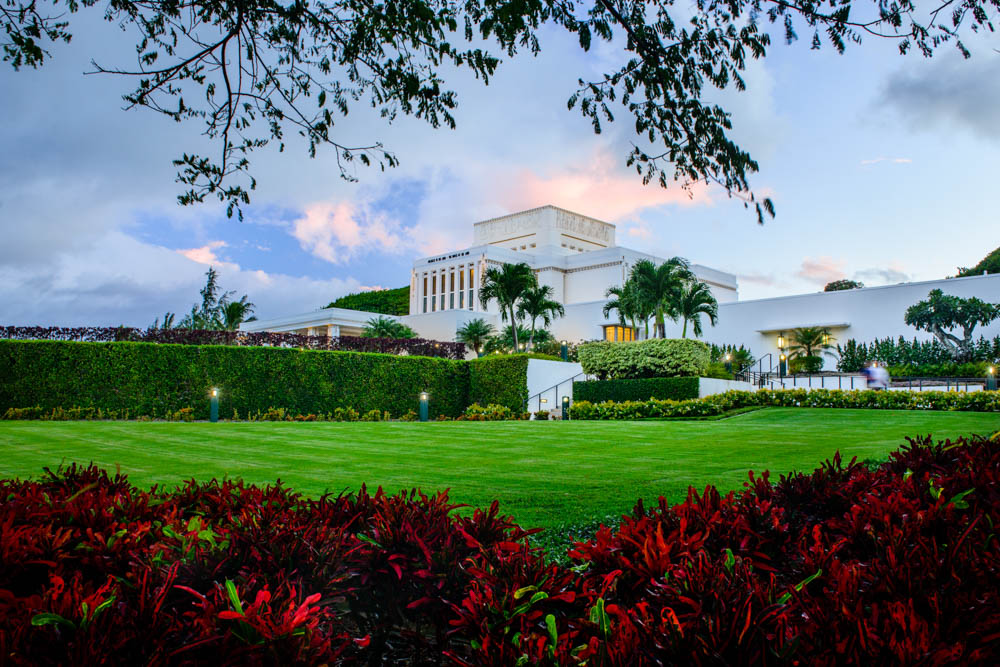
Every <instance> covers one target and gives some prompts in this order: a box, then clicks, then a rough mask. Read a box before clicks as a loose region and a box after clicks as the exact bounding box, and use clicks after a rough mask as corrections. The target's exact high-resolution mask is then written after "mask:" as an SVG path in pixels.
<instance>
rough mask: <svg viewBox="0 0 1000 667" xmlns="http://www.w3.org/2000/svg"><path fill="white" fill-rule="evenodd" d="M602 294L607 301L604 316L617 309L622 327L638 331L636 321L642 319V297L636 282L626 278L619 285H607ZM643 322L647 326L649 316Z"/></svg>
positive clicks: (603, 310) (603, 311)
mask: <svg viewBox="0 0 1000 667" xmlns="http://www.w3.org/2000/svg"><path fill="white" fill-rule="evenodd" d="M604 296H605V297H607V298H608V300H607V302H605V304H604V308H603V309H602V311H601V312H602V313H603V314H604V317H605V318H606V317H608V316H609V315H610V314H611V311H612V310H615V311H618V321H619V322H620V323H621V325H622V326H623V327H625V326H630V325H631V327H632V328H633V329H635V330H636V331H638V329H639V328H638V327H637V326H636V323H637V321H638V320H642V319H643V317H642V316H643V308H642V299H641V298H640V297H641V295H640V294H639V288H638V286H637V285H636V282H635V281H634V280H632V279H631V278H630V279H629V280H626V281H625V282H624V283H623V284H622V285H621V287H618V286H615V287H609V288H608V289H607V291H606V292H605V293H604ZM645 324H646V328H647V337H648V328H649V318H648V317H646V318H645Z"/></svg>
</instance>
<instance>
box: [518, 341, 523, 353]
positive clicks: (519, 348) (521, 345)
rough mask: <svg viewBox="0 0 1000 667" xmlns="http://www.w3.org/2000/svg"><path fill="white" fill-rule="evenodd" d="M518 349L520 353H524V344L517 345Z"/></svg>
mask: <svg viewBox="0 0 1000 667" xmlns="http://www.w3.org/2000/svg"><path fill="white" fill-rule="evenodd" d="M517 349H518V351H520V352H524V343H518V344H517Z"/></svg>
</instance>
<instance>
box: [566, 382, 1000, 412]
mask: <svg viewBox="0 0 1000 667" xmlns="http://www.w3.org/2000/svg"><path fill="white" fill-rule="evenodd" d="M747 407H786V408H787V407H802V408H866V409H875V410H961V411H967V412H1000V392H996V391H976V392H957V391H924V392H919V391H869V390H854V391H841V390H838V389H813V390H811V391H810V390H806V389H784V390H780V389H779V390H761V391H757V392H752V391H727V392H724V393H722V394H715V395H713V396H707V397H705V398H700V399H693V400H688V401H671V400H665V401H663V400H659V399H655V398H653V399H649V400H645V401H620V402H613V401H605V402H602V403H591V402H590V401H575V402H574V403H573V405H572V406H571V407H570V418H571V419H647V418H651V417H660V418H662V417H707V416H715V415H721V414H723V413H725V412H728V411H730V410H737V409H740V408H747Z"/></svg>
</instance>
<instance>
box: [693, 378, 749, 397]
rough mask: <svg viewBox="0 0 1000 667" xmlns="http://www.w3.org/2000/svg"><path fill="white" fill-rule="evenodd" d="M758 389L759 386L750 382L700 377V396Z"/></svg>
mask: <svg viewBox="0 0 1000 667" xmlns="http://www.w3.org/2000/svg"><path fill="white" fill-rule="evenodd" d="M733 390H735V391H757V387H755V386H753V385H752V384H750V383H749V382H739V381H737V380H720V379H719V378H698V398H705V397H706V396H711V395H712V394H722V393H724V392H727V391H733Z"/></svg>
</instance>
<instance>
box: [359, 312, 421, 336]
mask: <svg viewBox="0 0 1000 667" xmlns="http://www.w3.org/2000/svg"><path fill="white" fill-rule="evenodd" d="M361 336H362V337H363V338H416V337H417V333H416V332H415V331H414V330H413V329H411V328H410V327H408V326H406V325H405V324H403V323H402V322H398V321H396V320H394V319H392V318H391V317H384V316H381V315H380V316H379V317H373V318H371V319H370V320H368V322H367V323H365V328H364V331H362V332H361Z"/></svg>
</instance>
